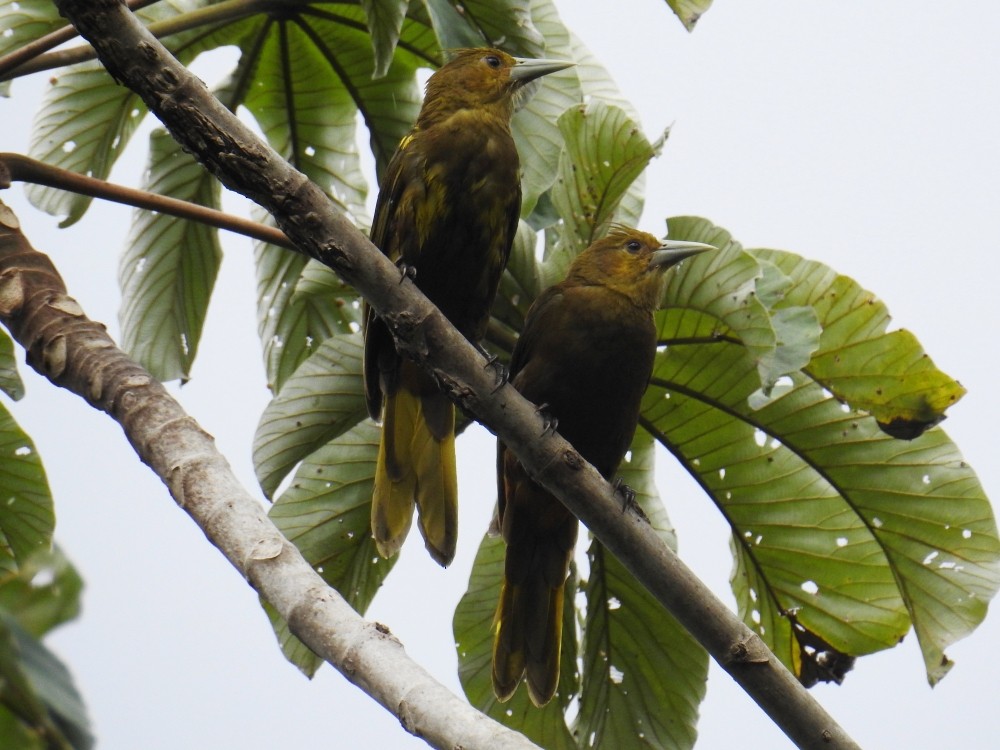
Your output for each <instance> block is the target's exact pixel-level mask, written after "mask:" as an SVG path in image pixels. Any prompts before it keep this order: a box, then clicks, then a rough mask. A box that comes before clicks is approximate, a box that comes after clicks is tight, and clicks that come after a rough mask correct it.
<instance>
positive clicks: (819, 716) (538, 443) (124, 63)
mask: <svg viewBox="0 0 1000 750" xmlns="http://www.w3.org/2000/svg"><path fill="white" fill-rule="evenodd" d="M56 3H57V5H58V7H59V8H60V11H61V12H62V13H63V14H64V15H66V16H67V17H68V18H69V19H70V20H71V21H72V23H73V24H74V25H75V26H76V27H77V29H78V30H79V31H80V33H81V35H82V36H84V37H85V38H87V39H88V40H89V41H90V42H91V44H93V45H94V48H95V49H96V50H97V54H98V57H99V58H100V59H101V61H102V62H103V63H104V65H105V67H106V68H107V69H108V70H109V72H110V73H111V74H112V75H113V76H114V77H115V78H116V79H117V80H119V81H122V82H124V83H126V84H127V85H128V86H129V88H131V89H132V90H133V91H135V92H136V93H137V94H139V95H140V96H141V97H142V98H143V100H144V101H145V102H146V105H147V106H148V107H149V110H150V111H151V112H154V113H155V114H156V115H157V116H158V117H159V118H160V120H161V121H162V122H163V123H164V125H165V126H166V127H167V129H168V130H169V131H170V132H171V133H172V134H173V136H174V138H175V139H177V140H178V142H179V143H181V144H182V145H183V146H184V148H186V149H188V150H189V151H191V152H192V153H194V154H195V155H196V156H197V157H198V159H199V160H200V161H201V162H202V163H203V164H204V165H205V166H206V167H207V168H208V169H209V170H210V171H211V172H212V173H213V174H215V175H216V176H217V177H218V178H219V180H220V181H221V182H222V183H223V184H224V185H226V186H227V187H229V188H231V189H233V190H236V191H237V192H240V193H242V194H243V195H246V196H247V197H249V198H250V199H251V200H254V201H255V202H257V203H259V204H260V205H261V206H262V207H264V208H265V209H267V210H268V211H270V212H271V213H272V214H273V215H274V217H275V220H276V221H277V223H278V226H279V227H281V228H282V229H283V230H284V232H285V233H286V234H287V235H288V236H289V237H290V238H291V239H292V241H293V242H295V243H296V244H297V245H298V246H299V247H300V249H302V250H303V251H305V252H307V253H308V254H309V255H310V256H312V257H314V258H316V259H318V260H320V261H321V262H323V263H325V264H326V265H328V266H330V268H332V269H333V270H334V271H336V272H337V273H338V274H339V275H340V276H341V278H343V279H344V280H345V281H346V282H347V283H349V284H351V285H352V286H354V287H355V288H356V289H357V290H358V291H359V292H360V293H361V294H362V295H363V296H364V297H365V298H366V299H367V300H368V301H369V303H371V304H372V306H373V307H374V308H375V309H376V310H377V311H378V313H379V314H380V315H381V316H382V317H383V319H384V320H385V321H386V322H387V324H388V326H389V328H390V329H391V330H392V332H393V335H394V336H396V339H397V343H398V345H399V347H400V348H401V349H402V350H403V351H405V353H407V354H409V355H410V356H412V357H414V358H415V359H417V360H419V361H421V362H422V363H423V364H424V366H425V367H427V368H428V369H429V370H430V371H431V372H433V373H434V375H435V376H436V377H437V378H438V379H439V380H440V381H441V383H442V384H443V385H444V386H445V387H446V388H447V389H448V390H449V392H450V394H451V395H452V397H453V398H454V399H455V400H456V401H457V402H458V403H459V404H460V405H461V406H462V407H463V408H465V409H466V410H468V411H470V412H472V413H473V414H475V415H476V417H477V418H478V419H480V420H481V421H482V422H483V423H484V424H486V425H487V426H488V427H490V428H491V429H492V430H493V431H494V432H495V433H496V434H497V435H498V436H500V437H501V438H502V439H503V440H504V442H505V443H507V445H508V446H509V447H510V448H511V449H512V450H514V452H515V453H516V455H517V456H518V459H519V460H520V461H521V462H522V464H523V465H524V466H525V467H526V468H527V469H528V471H529V472H530V473H531V475H532V476H533V477H534V478H535V479H536V480H537V481H538V482H539V483H541V484H542V485H544V486H545V487H546V488H547V489H549V490H550V491H552V492H553V493H554V494H555V495H556V496H557V497H559V498H560V499H561V500H562V501H563V502H564V503H565V504H566V505H567V507H568V508H569V509H570V510H571V511H572V512H573V513H574V514H576V515H577V517H578V518H580V520H582V521H583V522H584V523H585V524H586V525H587V526H588V528H589V529H590V530H591V531H592V532H593V533H594V534H595V535H596V536H597V537H598V539H600V541H601V542H602V543H603V544H605V546H607V547H608V549H609V550H610V551H611V552H612V554H614V555H615V556H616V557H618V558H619V559H620V560H621V561H622V562H623V564H624V565H625V566H626V567H627V568H628V569H629V570H630V571H631V572H632V574H633V575H635V576H636V578H637V579H638V580H639V581H640V582H641V583H642V584H643V585H644V586H646V587H647V588H648V589H649V590H650V591H651V592H652V593H653V594H654V596H656V597H657V599H658V600H659V601H660V602H662V603H663V605H664V606H665V607H666V608H667V609H668V610H669V611H670V613H671V614H672V615H673V616H674V617H676V618H677V620H678V621H679V622H680V623H681V624H682V625H683V626H684V627H685V628H686V629H687V630H688V631H689V632H691V633H692V635H694V637H695V638H697V639H698V641H699V642H700V643H701V644H702V645H703V646H704V647H705V648H706V649H707V650H708V651H709V653H711V654H712V656H713V657H714V658H715V659H716V661H718V662H719V663H720V664H721V665H722V666H723V668H724V669H726V671H727V672H729V674H730V675H732V676H733V678H734V679H736V681H737V682H739V683H740V685H742V686H743V688H744V689H745V690H747V692H748V693H750V695H751V696H752V697H753V698H754V700H755V701H756V702H757V703H758V704H759V705H760V706H761V707H762V708H763V709H764V710H765V711H766V712H767V714H768V715H769V716H771V718H772V719H774V720H775V722H776V723H777V724H778V725H779V726H780V727H781V728H782V730H784V732H785V733H786V734H787V735H788V736H789V737H790V738H791V739H792V740H793V741H794V742H795V743H796V744H797V745H798V746H799V747H802V748H855V747H857V745H856V744H855V743H854V742H853V740H851V738H850V737H849V736H848V735H847V734H846V733H845V732H844V731H843V729H842V728H841V727H840V726H839V725H838V724H837V723H836V722H835V721H834V720H833V719H832V718H831V717H830V716H829V715H828V714H827V713H826V712H825V711H824V710H823V708H822V707H821V706H820V705H819V704H818V703H817V702H816V701H815V699H813V697H812V696H811V695H810V694H809V692H808V691H807V690H805V688H803V687H802V686H801V685H800V684H799V682H798V681H797V680H796V679H795V677H794V676H793V675H792V674H791V673H790V672H788V670H787V669H785V667H784V666H783V665H782V664H781V663H780V662H779V661H778V659H777V658H776V657H775V656H774V655H773V654H771V653H770V651H768V649H767V647H766V646H765V645H764V644H763V642H762V641H761V639H760V638H759V637H758V636H757V635H756V634H754V633H753V632H752V631H751V630H750V629H749V628H747V627H746V626H745V625H744V624H743V623H742V622H741V621H740V620H739V619H738V618H737V617H736V616H735V615H734V614H733V613H732V612H730V611H729V610H728V609H727V608H726V607H725V605H723V604H722V603H721V602H720V601H719V600H718V599H717V598H715V596H714V595H713V594H712V593H711V592H710V591H709V590H708V588H707V587H706V586H705V585H704V584H702V583H701V581H699V580H698V579H697V577H695V576H694V574H693V573H691V571H690V570H688V569H687V567H686V566H685V565H684V564H683V563H682V562H681V561H680V559H679V558H678V557H677V556H676V555H675V554H674V553H673V552H672V551H671V550H670V549H668V548H667V546H666V545H665V544H663V543H662V541H660V539H659V538H658V536H657V535H656V533H655V532H654V531H653V529H652V528H650V527H649V525H648V524H647V523H644V522H643V521H642V520H641V519H639V518H638V517H637V516H636V515H634V514H632V513H623V512H622V509H621V504H620V501H619V500H616V499H615V496H614V491H613V490H612V488H611V487H610V485H608V483H607V482H605V481H604V480H603V479H602V478H601V476H600V474H599V473H598V472H597V471H596V470H595V469H594V468H593V467H592V466H590V465H589V464H587V463H586V462H585V461H583V459H582V458H581V457H580V455H579V454H578V453H577V452H576V451H575V450H574V449H573V447H572V446H571V445H570V444H569V443H567V442H566V441H565V440H564V439H563V438H562V437H560V436H559V435H548V436H544V437H539V434H540V433H541V432H542V429H541V427H542V425H541V418H540V417H539V416H538V414H537V413H536V411H535V407H534V406H533V405H531V404H530V403H528V402H527V401H526V400H525V399H524V398H522V397H521V396H520V394H518V393H517V392H516V391H515V390H514V389H513V388H512V387H511V386H509V385H507V386H504V387H503V388H501V389H500V390H499V391H497V392H496V393H493V389H494V385H495V384H494V379H493V374H492V373H491V372H489V371H487V370H486V369H484V368H483V361H484V360H483V358H482V356H481V355H479V353H478V352H476V350H475V349H474V348H473V347H472V346H471V345H470V344H469V342H468V341H466V340H465V338H464V337H463V336H462V335H461V334H459V333H458V332H457V331H456V330H455V329H454V328H453V327H452V326H451V325H450V324H449V323H448V321H447V320H446V319H445V318H444V316H443V315H442V314H441V313H440V312H439V311H438V310H437V309H436V308H435V307H434V306H433V305H432V304H431V303H430V302H429V301H428V300H427V299H426V297H424V296H423V295H422V294H421V293H420V292H419V290H418V289H417V288H416V287H415V286H414V285H413V284H412V283H411V282H409V281H407V280H404V281H403V283H400V278H399V271H398V269H396V267H395V266H394V265H393V264H392V263H391V262H390V261H389V260H388V259H387V258H386V257H385V256H384V255H382V253H380V252H379V251H378V250H377V249H376V248H375V247H374V246H373V245H372V244H371V243H370V242H368V241H367V240H366V239H365V238H364V237H363V236H362V235H361V233H360V232H359V231H358V230H357V229H356V228H355V227H353V226H352V225H351V224H350V222H349V221H348V220H347V219H346V218H345V217H344V216H343V215H341V214H340V213H339V212H338V211H337V209H336V207H335V206H334V204H333V203H332V201H330V200H329V199H327V198H326V196H325V195H324V194H323V193H322V191H321V190H320V189H319V187H317V186H316V185H313V184H312V183H310V182H309V181H308V180H307V179H306V177H305V176H304V175H302V174H301V173H300V172H298V171H296V170H295V169H293V168H292V167H291V166H290V165H288V164H287V163H286V162H285V161H284V160H282V159H281V158H280V157H279V156H278V154H276V153H275V152H274V151H273V150H272V149H270V148H269V147H268V146H267V145H265V144H263V143H261V142H260V141H259V140H258V139H257V138H256V137H255V136H254V135H253V133H252V132H251V131H250V129H249V128H248V127H247V126H246V125H244V124H243V123H242V122H240V121H239V120H238V119H237V118H236V117H234V116H233V115H232V114H231V113H230V112H229V111H228V110H227V109H226V108H225V107H223V106H222V105H221V104H220V103H219V102H218V101H217V100H215V99H214V98H213V97H212V96H211V94H210V93H209V92H208V90H207V89H206V88H205V86H204V85H203V84H202V83H201V82H200V81H199V80H198V79H197V78H195V77H194V76H192V75H190V74H189V73H188V72H187V70H186V69H185V68H184V67H183V66H182V65H180V64H179V63H178V62H177V61H176V60H175V59H174V58H173V57H171V56H170V54H169V53H168V52H167V50H166V49H164V48H163V46H162V45H160V44H159V43H158V42H157V41H156V40H155V39H154V38H153V37H152V35H150V34H149V33H148V32H147V31H146V30H145V29H144V28H143V27H142V24H141V23H139V22H137V21H136V20H135V18H134V17H133V16H132V15H131V13H129V12H128V10H127V9H126V8H125V6H124V5H123V4H121V3H120V2H117V1H116V0H56ZM272 603H274V604H277V603H275V602H272ZM279 611H281V610H280V608H279ZM282 614H284V612H282ZM290 623H291V624H292V626H293V632H295V633H296V635H299V632H298V631H297V629H300V628H303V627H304V625H305V623H304V622H303V619H301V618H296V619H295V620H290ZM300 637H302V636H301V635H300Z"/></svg>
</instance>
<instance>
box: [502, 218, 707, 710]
mask: <svg viewBox="0 0 1000 750" xmlns="http://www.w3.org/2000/svg"><path fill="white" fill-rule="evenodd" d="M708 249H711V246H709V245H703V244H701V243H694V242H660V241H659V240H657V239H656V238H655V237H653V236H652V235H650V234H646V233H645V232H639V231H637V230H634V229H626V228H622V227H616V228H614V229H613V230H612V231H611V232H610V233H609V234H608V236H606V237H605V238H604V239H601V240H598V241H597V242H595V243H594V244H592V245H591V246H590V247H588V248H587V249H586V250H584V251H583V252H582V253H581V254H580V255H579V257H577V259H576V260H575V261H574V262H573V264H572V266H570V269H569V272H568V274H567V276H566V279H565V280H564V281H562V282H560V283H558V284H556V285H555V286H551V287H549V288H548V289H546V290H545V291H544V292H543V293H542V294H541V295H539V297H538V299H536V300H535V302H534V304H533V305H532V306H531V309H530V310H529V311H528V315H527V318H526V319H525V323H524V330H523V332H522V333H521V337H520V338H519V339H518V341H517V344H516V346H515V347H514V353H513V355H512V357H511V361H510V375H511V382H512V384H513V385H514V387H515V388H517V389H518V390H519V391H520V392H521V393H522V394H523V395H524V397H525V398H527V399H528V400H529V401H533V402H534V403H536V404H539V405H540V406H542V405H544V406H542V408H543V409H544V410H545V412H546V413H547V415H548V418H549V419H551V420H553V422H556V423H557V424H558V429H559V433H560V434H561V435H562V436H563V437H565V438H566V439H567V440H568V441H569V442H570V443H572V444H573V447H574V448H576V450H577V451H579V453H580V454H581V455H582V456H583V457H584V458H585V459H586V460H587V461H589V462H590V463H592V464H593V465H594V467H595V468H596V469H597V470H598V471H600V472H601V474H602V475H603V476H604V477H605V478H606V479H610V478H611V477H612V475H613V474H614V473H615V471H616V470H617V469H618V465H619V464H620V463H621V460H622V457H623V456H624V455H625V451H626V450H627V449H628V446H629V445H630V443H631V441H632V436H633V434H634V433H635V426H636V422H637V421H638V417H639V401H640V400H641V398H642V394H643V392H644V391H645V390H646V385H647V383H648V381H649V376H650V374H651V373H652V370H653V357H654V355H655V353H656V329H655V327H654V325H653V312H654V311H655V310H656V309H657V307H658V306H659V303H660V299H661V297H662V296H663V288H664V282H665V276H664V271H666V270H667V269H668V268H670V267H671V266H673V265H676V264H677V263H679V262H680V261H681V260H683V259H684V258H687V257H690V256H692V255H695V254H696V253H700V252H703V251H704V250H708ZM497 447H498V450H497V485H498V487H497V489H498V495H499V501H498V510H497V514H498V517H497V521H498V524H499V528H500V531H501V533H502V535H503V538H504V541H506V543H507V554H506V559H505V562H504V579H503V586H502V589H501V592H500V603H499V606H498V608H497V614H496V619H495V620H494V641H493V690H494V692H495V693H496V696H497V698H498V699H499V700H501V701H506V700H507V699H509V698H510V697H511V696H512V695H513V694H514V691H515V690H516V689H517V686H518V683H520V681H521V677H522V676H524V675H526V676H527V683H528V695H529V696H530V698H531V701H532V702H533V703H534V704H535V705H536V706H542V705H544V704H546V703H548V702H549V700H551V698H552V696H553V695H554V694H555V691H556V687H557V684H558V681H559V652H560V646H561V641H562V638H561V635H562V617H563V587H564V583H565V581H566V576H567V573H568V571H569V563H570V558H571V557H572V555H573V549H574V547H575V545H576V534H577V520H576V518H575V517H574V516H573V514H572V513H570V512H569V511H568V510H567V509H566V507H565V506H564V505H563V504H562V503H561V502H559V500H557V499H556V498H555V497H553V496H552V495H550V494H549V493H548V491H546V490H545V489H543V488H542V487H541V486H540V485H538V484H536V483H535V482H534V481H532V479H531V477H529V476H528V473H527V472H526V471H525V470H524V468H523V467H522V466H521V464H520V463H519V462H518V460H517V457H516V456H515V455H514V454H513V452H511V451H510V450H508V449H507V447H506V446H505V445H504V444H503V443H502V442H499V443H498V446H497Z"/></svg>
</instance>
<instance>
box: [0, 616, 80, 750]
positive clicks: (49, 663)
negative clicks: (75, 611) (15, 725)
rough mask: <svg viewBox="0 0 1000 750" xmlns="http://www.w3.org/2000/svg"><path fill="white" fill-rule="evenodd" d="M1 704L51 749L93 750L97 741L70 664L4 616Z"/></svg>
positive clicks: (0, 654) (0, 655)
mask: <svg viewBox="0 0 1000 750" xmlns="http://www.w3.org/2000/svg"><path fill="white" fill-rule="evenodd" d="M0 704H2V705H3V706H4V707H6V708H7V709H8V710H9V711H10V712H11V713H12V714H14V715H15V716H16V717H17V718H18V719H19V721H20V723H21V724H22V725H24V726H26V728H28V730H29V732H31V733H40V734H42V736H45V737H46V738H47V739H48V740H49V742H48V744H47V747H67V748H75V749H79V750H87V749H88V748H91V747H93V745H94V738H93V736H92V735H91V731H90V722H89V720H88V718H87V711H86V709H85V708H84V705H83V699H82V698H81V697H80V693H79V692H78V691H77V689H76V686H75V685H74V684H73V678H72V676H71V675H70V673H69V670H67V669H66V667H65V665H64V664H63V663H62V662H61V661H60V660H59V659H58V658H56V656H55V655H54V654H52V652H51V651H49V650H48V649H47V648H45V646H44V645H42V643H41V642H40V641H38V640H37V639H35V638H34V637H32V636H31V635H30V634H28V633H27V632H25V631H24V630H22V629H21V627H20V626H19V625H18V624H17V622H16V621H15V620H13V619H12V618H11V617H10V616H8V615H6V614H5V613H3V612H0Z"/></svg>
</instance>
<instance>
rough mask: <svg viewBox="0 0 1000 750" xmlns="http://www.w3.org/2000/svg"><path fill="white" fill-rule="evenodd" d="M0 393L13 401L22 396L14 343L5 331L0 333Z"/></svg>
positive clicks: (22, 388)
mask: <svg viewBox="0 0 1000 750" xmlns="http://www.w3.org/2000/svg"><path fill="white" fill-rule="evenodd" d="M0 391H3V392H4V393H6V394H7V395H8V396H10V397H11V398H12V399H14V400H15V401H20V400H21V398H22V397H23V396H24V382H23V381H22V380H21V376H20V375H19V374H18V372H17V357H15V356H14V342H13V340H12V339H11V337H10V336H8V335H7V332H6V331H0Z"/></svg>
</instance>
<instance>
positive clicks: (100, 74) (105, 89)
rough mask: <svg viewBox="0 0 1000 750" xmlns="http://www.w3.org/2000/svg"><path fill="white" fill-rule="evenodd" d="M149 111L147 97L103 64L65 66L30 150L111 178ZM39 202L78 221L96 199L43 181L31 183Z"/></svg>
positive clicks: (45, 103) (55, 79) (39, 156)
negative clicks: (115, 77) (123, 83)
mask: <svg viewBox="0 0 1000 750" xmlns="http://www.w3.org/2000/svg"><path fill="white" fill-rule="evenodd" d="M145 114H146V107H145V105H144V104H143V103H142V100H141V99H140V98H139V97H138V96H137V95H135V94H133V93H132V92H131V91H130V90H129V89H127V88H125V87H124V86H119V85H118V84H117V83H116V82H115V81H114V80H112V78H111V77H110V76H109V75H108V74H107V72H106V71H105V70H104V68H103V66H101V65H100V64H99V63H96V62H95V63H84V64H82V65H76V66H73V67H71V68H66V69H64V70H61V71H60V72H59V74H58V75H56V76H53V77H52V78H51V79H50V80H49V84H48V88H47V89H46V91H45V95H44V97H43V99H42V106H41V109H40V110H39V111H38V112H37V113H36V115H35V120H34V122H33V123H32V127H31V142H30V145H29V146H28V154H29V156H31V157H32V158H34V159H38V160H39V161H43V162H45V163H46V164H49V165H51V166H55V167H60V168H62V169H68V170H71V171H73V172H79V173H81V174H86V175H88V176H90V177H96V178H98V179H101V180H103V179H107V176H108V174H109V173H110V172H111V166H112V165H113V164H114V162H115V160H116V159H117V158H118V156H119V155H120V154H121V152H122V151H123V150H124V148H125V146H126V145H128V141H129V138H130V137H131V136H132V133H133V131H134V130H135V128H136V126H138V124H139V122H140V121H141V120H142V118H143V117H144V116H145ZM26 193H27V195H28V199H29V200H30V201H31V202H32V204H34V206H35V207H36V208H38V209H40V210H42V211H45V212H47V213H49V214H52V215H53V216H64V217H65V218H64V220H63V221H62V222H61V224H60V226H63V227H66V226H69V225H71V224H74V223H75V222H76V221H77V220H78V219H79V218H80V217H81V216H83V213H84V211H86V210H87V207H88V206H89V205H90V201H91V198H89V197H87V196H83V195H78V194H75V193H68V192H63V191H62V190H57V189H56V188H50V187H44V186H41V185H28V186H26Z"/></svg>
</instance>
